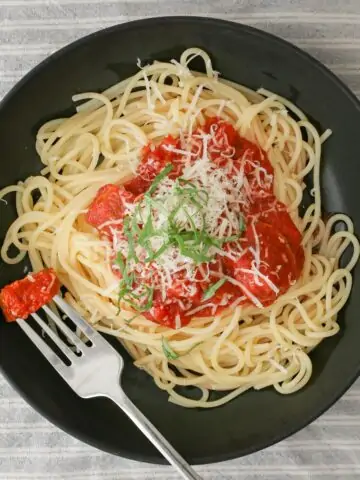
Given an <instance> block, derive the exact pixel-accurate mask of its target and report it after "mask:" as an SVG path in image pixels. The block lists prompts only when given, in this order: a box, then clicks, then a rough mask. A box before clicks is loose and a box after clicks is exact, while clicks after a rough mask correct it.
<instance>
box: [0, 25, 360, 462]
mask: <svg viewBox="0 0 360 480" xmlns="http://www.w3.org/2000/svg"><path fill="white" fill-rule="evenodd" d="M190 46H198V47H201V48H203V49H205V50H206V51H207V52H209V53H210V55H211V58H212V59H213V61H214V65H215V68H216V70H218V71H220V72H221V73H222V76H223V77H224V78H227V79H230V80H233V81H235V82H238V83H242V84H245V85H248V86H250V87H252V88H258V87H266V88H267V89H269V90H272V91H274V92H277V93H279V94H281V95H283V96H285V97H286V98H288V99H290V100H292V101H293V102H295V103H296V104H297V105H298V106H299V107H300V108H301V109H303V110H304V111H305V112H306V113H307V114H308V115H309V116H310V118H311V119H312V120H313V121H314V122H315V125H316V126H318V127H319V128H320V129H322V130H324V129H325V128H331V130H332V131H333V135H332V136H331V138H330V139H329V141H327V142H326V146H325V150H324V164H323V167H324V168H323V171H322V181H323V183H322V185H323V205H324V209H325V210H326V211H327V212H338V211H341V212H345V213H346V214H348V215H350V217H352V219H353V220H354V221H355V224H357V225H360V189H359V182H358V175H359V174H358V171H357V168H358V162H359V158H360V142H359V133H360V132H359V125H360V108H359V103H358V101H357V100H356V98H355V97H354V96H353V95H352V94H351V92H350V91H349V90H348V89H347V88H346V87H345V86H344V85H343V84H342V83H341V82H340V81H339V80H338V79H337V78H336V77H335V76H334V75H333V74H332V73H330V72H329V71H328V70H327V69H326V68H325V67H323V66H322V65H320V64H319V63H318V62H317V61H316V60H314V59H313V58H311V57H310V56H309V55H307V54H306V53H304V52H302V51H301V50H299V49H297V48H295V47H293V46H292V45H290V44H288V43H286V42H285V41H283V40H280V39H278V38H276V37H273V36H271V35H269V34H266V33H264V32H261V31H259V30H255V29H253V28H250V27H247V26H244V25H239V24H235V23H229V22H224V21H220V20H213V19H205V18H195V17H178V18H177V17H172V18H154V19H148V20H142V21H138V22H132V23H128V24H124V25H120V26H116V27H113V28H109V29H106V30H103V31H100V32H98V33H95V34H93V35H90V36H88V37H85V38H84V39H82V40H79V41H77V42H75V43H73V44H71V45H69V46H68V47H65V48H63V49H62V50H60V51H59V52H58V53H55V54H54V55H52V56H51V57H50V58H48V59H47V60H45V61H44V62H43V63H41V65H39V66H38V67H37V68H35V69H34V70H33V71H32V72H31V73H29V74H28V75H27V76H26V77H25V78H24V79H23V80H22V81H21V82H20V83H19V84H18V85H17V86H16V87H15V88H14V89H13V90H12V91H11V92H10V93H9V94H8V95H7V97H6V98H5V99H4V100H3V102H2V104H1V106H0V126H1V127H0V159H1V162H0V188H1V187H4V186H5V185H8V184H11V183H14V182H16V181H18V180H20V179H23V178H24V177H27V176H29V175H32V174H35V173H37V172H38V171H39V170H40V162H39V159H38V157H37V155H36V152H35V134H36V131H37V129H38V127H39V126H40V125H41V124H42V123H43V122H44V121H46V120H49V119H51V118H54V117H58V116H62V115H70V114H72V113H73V112H74V107H73V106H72V103H71V97H72V95H74V94H75V93H78V92H84V91H101V90H104V89H105V88H106V87H108V86H110V85H112V84H114V83H116V82H118V81H119V80H121V79H124V78H126V77H128V76H129V75H132V74H134V73H135V72H136V70H137V67H136V59H137V58H141V60H143V61H148V60H155V59H159V60H169V59H171V58H178V57H179V55H180V53H181V52H182V51H183V50H184V49H186V48H187V47H190ZM14 217H15V208H14V205H11V204H9V205H8V206H5V205H4V204H3V203H2V202H0V219H1V227H0V241H1V239H2V238H3V237H4V235H5V231H6V229H7V228H8V226H9V223H10V221H11V220H12V219H14ZM23 269H24V263H23V264H20V265H17V266H9V265H6V264H4V263H1V264H0V287H1V286H3V285H5V284H6V283H8V282H10V281H12V280H15V279H16V278H20V277H22V276H23ZM359 280H360V279H359V272H358V271H357V272H355V282H354V286H353V292H352V295H351V298H350V300H349V302H348V304H347V306H346V309H344V310H343V311H342V312H341V315H340V325H341V332H340V334H338V335H336V336H335V337H333V338H330V339H328V340H325V341H324V342H323V343H322V344H321V345H320V346H319V347H318V348H317V349H316V350H315V351H314V352H313V353H312V355H311V358H312V361H313V364H314V373H313V376H312V378H311V381H310V382H309V384H308V385H307V386H306V387H305V388H304V389H303V390H301V391H299V392H297V393H295V394H293V395H289V396H281V395H280V394H278V393H276V392H275V391H274V390H272V389H267V390H264V391H260V392H255V391H250V392H247V393H245V394H244V395H242V396H240V397H238V398H237V399H236V400H234V401H232V402H230V403H228V404H227V405H225V406H223V407H220V408H215V409H209V410H202V411H200V410H197V409H185V408H182V407H178V406H176V405H173V404H171V403H168V401H167V395H166V394H165V393H164V392H162V391H161V390H159V389H158V388H157V387H156V386H155V384H154V383H153V381H152V379H151V378H150V377H148V376H147V375H146V373H144V372H141V371H140V370H138V369H136V368H135V367H134V366H132V364H131V360H130V359H129V357H128V356H127V355H125V354H124V356H125V359H126V367H125V375H124V383H123V385H124V388H125V390H126V392H127V393H128V395H129V397H130V398H131V399H132V400H133V401H134V402H135V404H136V405H137V406H138V407H139V408H140V409H141V410H142V411H143V412H144V413H145V415H147V416H148V418H149V419H150V420H151V421H152V422H153V423H154V424H155V425H156V426H157V427H158V428H159V430H160V431H161V432H162V433H163V434H164V435H165V436H166V437H167V438H168V439H169V440H170V442H171V443H172V444H173V445H174V447H175V448H176V449H178V451H179V452H180V453H181V454H182V455H184V456H185V458H186V459H187V460H188V461H190V462H193V463H205V462H206V463H208V462H217V461H220V460H226V459H231V458H234V457H238V456H241V455H245V454H248V453H251V452H254V451H256V450H260V449H262V448H264V447H267V446H269V445H271V444H273V443H275V442H278V441H279V440H281V439H283V438H285V437H287V436H289V435H291V434H293V433H294V432H296V431H298V430H299V429H301V428H303V427H304V426H306V425H307V424H309V423H310V422H312V421H313V420H314V419H315V418H316V417H318V416H319V415H320V414H321V413H323V412H324V411H325V410H326V409H328V408H329V407H330V406H331V405H332V404H333V403H334V402H335V401H336V400H337V399H338V398H339V397H340V396H341V395H342V394H343V393H344V392H345V391H346V389H348V388H349V386H350V385H351V384H352V383H353V381H354V380H355V379H356V377H357V376H358V374H359V368H360V348H359V339H360V322H359V312H360V281H359ZM0 344H1V346H0V348H1V349H0V356H1V358H0V364H1V370H2V371H3V373H4V374H5V376H6V377H7V378H8V380H9V381H10V382H11V383H12V385H14V387H15V388H16V389H17V390H18V391H19V393H20V394H21V395H22V396H23V397H24V398H25V399H26V400H27V401H28V402H29V403H30V404H31V405H32V406H33V407H34V408H36V409H37V410H38V411H39V412H40V413H42V414H43V415H44V416H45V417H47V418H48V419H49V420H50V421H51V422H53V423H54V424H56V425H58V426H59V427H60V428H62V429H63V430H65V431H66V432H68V433H70V434H72V435H74V436H75V437H78V438H79V439H81V440H83V441H84V442H87V443H89V444H91V445H94V446H96V447H98V448H100V449H102V450H104V451H106V452H111V453H114V454H117V455H121V456H125V457H130V458H134V459H137V460H142V461H149V462H157V463H160V462H163V459H162V457H161V456H160V454H159V453H158V452H157V451H156V450H155V449H154V447H153V446H152V445H151V444H150V443H149V442H148V441H147V440H146V439H145V437H143V435H142V434H141V433H140V432H139V431H138V430H137V428H136V427H135V426H134V425H133V424H132V423H131V421H130V420H128V419H127V417H126V416H125V415H124V414H123V413H122V412H121V411H120V410H119V409H118V408H117V407H116V406H115V405H113V404H112V403H111V402H110V401H108V400H106V399H94V400H82V399H80V398H79V397H77V396H76V394H75V393H73V391H72V390H71V389H70V388H69V387H68V386H67V384H65V382H64V381H63V380H62V379H61V378H60V377H59V376H58V374H57V373H56V372H55V370H53V368H52V367H51V366H50V364H48V363H47V361H46V360H45V359H44V358H43V356H42V355H41V354H40V353H39V352H38V351H37V349H36V348H35V347H34V346H33V345H32V343H31V342H30V341H29V339H28V338H27V337H26V336H25V335H24V334H23V332H22V331H21V330H20V328H19V327H18V326H17V325H16V324H11V325H9V324H5V323H4V322H0ZM116 345H118V348H119V350H120V351H121V350H122V349H121V346H120V345H119V344H118V343H116ZM123 353H124V352H123Z"/></svg>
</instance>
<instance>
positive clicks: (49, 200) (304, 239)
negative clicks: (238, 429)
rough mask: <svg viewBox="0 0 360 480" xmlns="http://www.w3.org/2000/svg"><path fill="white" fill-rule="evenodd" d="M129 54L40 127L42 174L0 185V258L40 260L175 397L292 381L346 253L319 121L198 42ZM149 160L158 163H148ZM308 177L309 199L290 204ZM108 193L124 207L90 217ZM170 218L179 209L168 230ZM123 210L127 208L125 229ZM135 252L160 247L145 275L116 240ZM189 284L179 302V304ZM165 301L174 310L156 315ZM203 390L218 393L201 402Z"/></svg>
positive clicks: (304, 361) (324, 332) (323, 317)
mask: <svg viewBox="0 0 360 480" xmlns="http://www.w3.org/2000/svg"><path fill="white" fill-rule="evenodd" d="M195 57H201V58H202V59H203V61H204V65H205V70H206V74H202V73H198V72H195V71H192V70H190V69H189V64H190V62H191V61H192V60H193V59H194V58H195ZM139 66H140V70H139V72H138V73H137V74H136V75H134V76H133V77H131V78H128V79H126V80H124V81H122V82H120V83H119V84H117V85H114V86H113V87H111V88H109V89H108V90H106V91H105V92H103V93H102V94H98V93H84V94H80V95H75V96H74V97H73V100H74V101H75V102H83V103H81V104H80V106H78V107H77V113H76V114H75V115H73V116H72V117H70V118H62V119H56V120H52V121H50V122H48V123H46V124H45V125H43V126H42V127H41V128H40V130H39V132H38V135H37V140H36V148H37V151H38V154H39V156H40V159H41V161H42V163H43V164H44V168H43V170H42V172H41V175H40V176H34V177H30V178H28V179H26V180H25V181H24V182H20V183H19V184H17V185H15V186H9V187H6V188H5V189H3V190H2V191H0V198H2V197H4V196H5V195H7V194H8V193H10V192H16V205H17V212H18V218H17V219H16V220H15V221H14V222H13V224H12V225H11V226H10V228H9V230H8V232H7V235H6V238H5V240H4V243H3V246H2V249H1V256H2V258H3V260H4V261H6V262H7V263H9V264H13V263H17V262H20V261H21V260H22V259H23V258H24V257H25V255H26V254H28V255H29V257H30V260H31V263H32V267H33V270H34V271H39V270H41V269H42V268H43V267H44V266H45V267H48V268H53V269H54V270H55V272H56V274H57V276H58V278H59V280H60V282H61V283H62V285H64V287H65V289H66V293H65V298H66V300H67V301H68V302H69V304H70V305H72V306H73V307H74V308H75V309H76V310H77V311H78V312H79V313H80V314H81V315H82V316H83V317H84V318H86V319H87V320H88V321H89V322H90V323H91V324H92V325H93V326H95V328H97V329H98V330H99V331H101V332H103V333H106V334H110V335H113V336H116V337H117V338H118V339H119V340H120V341H121V342H122V344H123V345H124V346H125V348H126V349H127V350H128V351H129V353H130V354H131V355H132V357H133V358H134V362H135V365H136V366H137V367H139V368H141V369H144V370H145V371H146V372H148V373H149V374H150V375H151V376H152V377H153V378H154V380H155V382H156V384H157V385H158V386H159V387H160V388H161V389H163V390H165V391H167V392H168V394H169V399H170V401H172V402H174V403H177V404H179V405H182V406H185V407H204V408H206V407H215V406H219V405H222V404H224V403H226V402H227V401H229V400H231V399H233V398H235V397H236V396H238V395H239V394H241V393H242V392H244V391H246V390H247V389H249V388H255V389H261V388H265V387H268V386H273V387H274V388H275V389H276V390H277V391H278V392H280V393H283V394H287V393H292V392H295V391H297V390H299V389H300V388H302V387H303V386H304V385H305V384H306V383H307V382H308V380H309V378H310V376H311V373H312V364H311V360H310V357H309V353H310V351H311V350H312V349H313V348H315V347H316V346H317V345H318V344H319V343H320V342H321V341H322V340H323V339H324V338H326V337H329V336H332V335H335V334H336V333H337V332H338V331H339V324H338V323H337V315H338V313H339V311H340V310H341V309H342V307H343V306H344V304H345V303H346V301H347V299H348V297H349V294H350V291H351V285H352V275H351V270H352V269H353V267H354V266H355V264H356V263H357V260H358V257H359V243H358V240H357V238H356V237H355V235H354V228H353V224H352V222H351V220H350V219H349V218H348V217H347V216H345V215H343V214H335V215H333V216H331V217H330V218H329V219H328V220H327V221H326V222H325V221H324V220H323V219H322V217H321V192H320V159H321V147H322V143H323V142H324V141H325V140H326V139H327V138H328V136H329V135H330V134H331V132H330V131H326V132H324V133H323V134H322V135H319V133H318V132H317V131H316V129H315V127H314V126H313V125H312V124H311V123H310V122H309V121H308V119H307V118H306V116H305V115H304V114H303V113H302V112H301V111H300V110H299V109H298V108H297V107H296V106H294V105H293V104H291V103H290V102H289V101H288V100H286V99H284V98H281V97H279V96H278V95H276V94H273V93H271V92H268V91H267V90H264V89H260V90H258V91H256V92H255V91H252V90H250V89H248V88H246V87H243V86H240V85H236V84H234V83H232V82H228V81H225V80H222V79H220V78H218V74H217V72H215V71H214V70H213V67H212V64H211V61H210V58H209V57H208V55H207V54H206V53H205V52H204V51H202V50H199V49H197V48H191V49H188V50H186V51H185V52H184V53H183V54H182V56H181V58H180V61H179V62H177V61H175V60H172V61H171V62H169V63H166V62H154V63H153V64H152V65H148V66H145V67H141V65H139ZM221 131H222V132H223V134H222V135H220V136H219V132H221ZM221 142H222V143H221ZM219 145H220V146H219ZM224 145H225V146H224ZM239 145H241V148H240V147H239ZM244 145H245V146H246V148H245V147H244ZM159 152H161V155H160V154H159ZM156 153H158V155H157V154H156ZM165 154H166V155H165ZM149 158H150V160H149ZM220 158H221V161H220V160H219V159H220ZM156 162H158V163H159V165H160V167H161V168H160V169H159V168H158V167H159V165H158V167H156V168H155V169H154V171H149V165H152V166H154V165H157V163H156ZM216 162H217V163H216ZM219 162H220V163H219ZM236 162H238V163H236ZM214 164H216V168H214ZM144 165H147V169H145V170H144V169H142V167H143V166H144ZM169 165H170V167H171V168H170V169H169V168H168V167H169ZM179 165H180V167H179ZM229 165H231V168H230V167H228V166H229ZM244 165H245V166H244ZM173 168H174V169H175V170H176V169H178V170H177V174H176V175H175V172H174V171H172V172H171V169H173ZM227 168H230V170H226V169H227ZM149 172H150V173H149ZM224 172H225V173H224ZM308 174H311V175H312V178H313V189H312V191H311V194H312V198H313V202H312V203H311V204H310V205H309V206H308V207H307V209H306V211H305V213H304V215H303V216H300V215H299V207H300V206H301V205H302V204H303V192H304V190H305V183H304V179H305V177H306V176H307V175H308ZM109 185H110V186H111V187H109ZM105 187H106V188H105ZM104 189H105V190H104ZM114 189H115V190H114ZM110 190H111V191H116V192H119V191H121V192H126V195H125V197H124V195H123V193H122V194H121V195H120V197H121V198H122V200H121V202H122V206H123V210H124V212H125V213H124V215H123V217H121V216H119V218H118V220H116V219H115V218H113V217H111V218H110V221H109V220H108V219H107V217H106V216H105V217H104V218H105V222H104V221H102V222H101V223H99V222H100V220H99V218H100V217H101V216H100V217H99V216H98V214H99V210H97V211H96V210H95V214H96V215H95V217H94V215H92V214H93V213H94V211H93V209H92V207H93V206H94V205H99V204H100V203H101V201H102V200H101V199H102V198H104V197H103V194H104V192H105V191H106V192H107V193H106V195H110ZM129 192H130V193H129ZM149 192H150V193H149ZM174 192H176V195H178V196H177V197H176V195H175V194H174ZM184 192H185V193H184ZM201 192H204V193H203V194H202V193H201ZM234 192H238V195H235V196H234V195H233V193H234ZM130 194H131V196H129V195H130ZM36 195H37V197H39V198H36ZM116 195H117V196H116V199H117V200H116V201H118V199H119V198H120V197H119V195H118V193H116ZM139 195H140V197H139ZM146 195H147V196H146ZM179 195H180V197H179ZM194 195H195V197H194ZM254 197H256V198H257V199H258V200H257V201H255V200H254ZM107 198H108V197H107ZM109 198H110V197H109ZM114 198H115V197H114ZM222 198H225V199H226V201H224V205H223V208H222V209H220V204H221V199H222ZM259 198H262V200H261V202H260V200H259ZM269 198H271V202H270V203H269V202H268V203H267V210H269V211H270V212H272V213H271V216H270V217H268V220H266V219H265V218H264V215H270V214H268V213H266V211H265V210H266V209H265V207H264V199H267V200H266V201H268V199H269ZM99 199H100V200H99ZM144 199H145V200H144ZM194 199H195V200H194ZM214 199H217V201H216V202H215V201H214ZM146 200H147V202H148V203H146ZM94 202H95V204H94ZM99 202H100V203H99ZM149 202H150V203H149ZM176 202H177V203H176ZM179 202H180V203H181V205H180V206H179V207H174V208H175V210H176V208H178V209H177V210H176V212H174V211H173V210H171V208H172V207H171V205H175V206H177V205H179ZM194 202H195V203H194ZM259 202H260V203H259ZM161 203H162V204H163V205H165V211H166V212H167V214H166V215H165V218H164V216H161V215H162V214H161V205H160V206H159V204H161ZM196 204H197V206H196V208H195V207H194V205H196ZM230 204H231V208H230V207H229V205H230ZM104 205H105V204H104ZM154 205H156V207H154ZM184 205H185V206H187V210H186V208H185V207H184ZM259 205H261V208H260V207H259ZM217 206H219V208H218V207H217ZM255 206H257V207H256V208H255ZM180 207H181V208H180ZM101 208H103V207H101ZM104 208H105V207H104ZM109 208H110V207H109V203H107V204H106V209H107V210H106V211H107V212H109V211H110V210H111V208H113V204H111V208H110V210H109ZM179 208H180V210H181V211H180V210H179ZM100 210H101V209H100ZM101 211H102V212H103V211H104V210H101ZM111 211H113V210H111ZM200 211H201V212H202V214H201V215H200V214H199V212H200ZM216 212H217V213H216ZM274 212H275V213H274ZM170 214H171V217H172V218H176V219H177V220H176V222H174V224H171V225H172V226H173V225H176V226H177V227H176V228H177V230H176V229H175V231H174V228H172V230H171V233H170V231H169V228H168V226H169V216H170ZM199 215H200V216H199ZM259 215H260V217H259ZM125 217H129V218H132V219H134V218H135V220H136V221H135V222H132V223H131V225H132V227H131V228H132V230H131V228H130V226H129V225H130V223H128V225H127V227H126V223H125V224H124V218H125ZM104 218H102V220H104ZM240 220H241V222H243V223H239V221H240ZM150 224H151V227H152V230H151V229H150ZM164 224H166V225H167V227H166V228H167V230H166V240H167V243H166V245H165V243H164V242H165V240H164V238H160V243H159V238H158V237H159V235H158V236H157V237H156V235H154V234H153V235H152V236H151V235H150V234H149V232H150V231H152V232H154V231H156V232H159V231H160V230H161V231H164V230H163V225H164ZM179 225H181V228H180V229H179ZM264 225H265V226H264ZM269 225H271V226H272V227H271V228H270V227H269ZM284 225H285V226H284ZM286 226H287V227H286ZM338 226H341V227H342V228H340V229H339V228H337V227H338ZM155 227H156V228H155ZM160 227H161V228H160ZM126 228H127V229H126ZM274 231H275V233H276V238H275V235H274ZM145 232H146V233H147V236H146V235H145ZM184 232H185V233H184ZM194 232H195V235H194ZM199 232H200V233H201V239H200V240H199V238H200V237H199V235H200V233H199ZM155 237H156V238H155ZM265 237H266V238H267V239H268V244H267V243H266V242H265V243H264V238H265ZM184 238H185V243H186V242H187V243H186V245H189V243H188V242H190V246H191V248H185V247H186V245H185V246H184ZM269 239H270V240H271V241H270V240H269ZM272 240H273V241H272ZM141 241H142V242H143V243H141ZM275 241H277V242H282V243H283V244H284V247H283V249H282V250H281V253H279V255H283V257H282V261H280V262H278V259H279V256H278V257H276V259H275V260H274V262H275V264H276V263H278V264H277V265H275V264H274V265H272V258H273V257H272V256H271V254H273V252H274V248H275V247H274V246H272V245H273V244H274V242H275ZM181 242H182V243H181ZM191 242H192V243H191ZM12 245H13V246H15V247H16V248H17V249H18V251H19V252H18V254H17V255H16V256H14V257H10V256H9V254H8V250H9V248H10V246H12ZM149 245H150V247H149ZM204 245H207V247H206V248H205V247H204ZM140 247H142V250H141V248H140ZM237 247H238V248H239V251H237V250H236V248H237ZM136 248H138V250H139V249H140V250H139V251H138V250H136V252H137V255H138V256H139V257H141V254H144V252H145V251H146V254H147V255H149V249H150V254H154V253H157V254H158V255H157V256H153V257H152V258H151V262H150V264H151V265H153V266H154V265H155V266H156V265H157V267H156V268H155V267H151V269H150V271H149V272H148V273H149V274H148V275H147V276H146V275H145V274H144V272H145V271H146V268H147V265H149V262H148V263H146V262H145V260H144V257H141V258H142V260H141V258H140V260H139V258H137V261H136V262H134V261H133V262H132V264H131V266H129V265H130V258H129V255H130V253H129V251H130V250H132V249H133V250H134V251H135V249H136ZM267 248H268V249H267ZM266 249H267V250H266ZM278 250H279V252H280V247H279V249H278ZM345 251H347V252H348V251H349V252H350V254H349V255H346V260H345V256H343V254H344V252H345ZM119 252H120V253H119ZM159 252H160V253H161V255H160V253H159ZM194 252H195V253H194ZM244 252H245V253H244ZM264 252H266V253H264ZM119 254H120V257H119ZM162 255H167V257H166V261H165V260H164V258H165V257H162ZM161 258H163V261H162V263H161V261H160V260H161ZM241 258H242V259H243V260H241ZM189 259H190V260H189ZM216 259H217V260H218V261H217V260H216ZM219 259H220V260H219ZM239 259H240V260H239ZM219 261H220V267H219ZM239 262H240V263H239ZM246 262H248V263H246ZM291 262H293V264H292V265H293V266H292V268H290V267H286V268H285V266H284V265H285V264H291ZM189 263H190V266H189V267H187V268H185V267H184V265H185V264H186V265H188V264H189ZM160 264H161V265H162V267H161V268H160V266H159V265H160ZM139 265H140V267H141V268H140V267H139ZM209 265H214V268H212V267H210V268H209ZM114 266H115V268H114ZM170 266H171V268H172V269H170ZM179 266H180V267H179ZM215 266H216V268H215ZM116 267H117V268H116ZM272 267H274V268H272ZM178 268H182V269H183V271H186V273H183V274H182V275H183V276H180V277H179V279H178V280H179V284H182V286H184V285H185V287H187V288H188V290H187V291H186V292H182V294H181V295H177V297H176V294H174V293H172V294H171V295H170V293H169V292H170V290H169V286H173V282H174V278H177V275H178V274H177V272H178ZM206 268H208V271H207V272H206V271H205V272H204V269H205V270H206ZM117 269H118V270H119V271H117ZM189 272H190V273H189ZM199 272H200V273H199ZM209 272H210V273H209ZM285 273H286V275H285ZM200 274H201V275H202V276H201V279H200V280H199V275H200ZM136 275H138V277H136ZM184 275H185V276H184ZM190 275H192V277H191V282H190V281H189V278H190V277H189V276H190ZM169 277H170V278H169ZM125 278H127V279H129V278H131V282H130V283H127V284H126V282H125V283H124V279H125ZM136 279H137V280H138V283H136V281H135V280H136ZM149 282H150V283H149ZM151 282H152V283H151ZM156 282H157V283H156ZM196 282H198V283H196ZM119 283H120V287H121V288H122V287H129V285H130V286H131V288H128V289H127V290H126V289H125V290H124V288H122V290H121V288H120V290H121V291H122V295H120V302H119ZM170 284H171V285H170ZM154 285H155V287H154ZM196 285H200V286H199V287H196V288H199V289H200V290H199V291H200V294H201V295H200V294H199V295H200V296H197V297H196V296H195V293H194V292H195V290H194V288H195V286H196ZM185 287H184V288H185ZM196 288H195V289H196ZM191 289H192V290H191ZM265 291H266V292H267V293H266V295H265V294H264V292H265ZM124 292H125V293H124ZM144 292H145V293H144ZM149 292H151V293H149ZM154 292H155V293H154ZM156 292H158V295H159V297H161V301H160V300H158V301H157V303H156V298H155V296H154V295H155V294H156ZM189 292H193V294H190V293H189ZM186 296H187V297H188V300H189V297H191V301H190V300H189V301H188V303H187V304H186V305H184V298H185V297H186ZM175 297H176V298H177V305H180V307H179V306H177V310H176V313H174V311H173V310H171V312H172V314H171V315H170V314H169V310H166V312H167V313H166V312H165V313H164V308H162V307H163V306H164V305H166V303H167V302H168V303H169V302H170V301H171V305H172V307H171V308H173V304H174V298H175ZM195 297H196V299H195ZM214 299H216V301H215V300H214ZM156 305H157V306H158V310H156V312H154V307H155V306H156ZM145 306H147V308H145ZM160 307H161V308H162V310H161V308H160ZM220 307H221V308H220ZM159 309H160V310H161V312H162V313H161V314H160V313H159ZM171 312H170V313H171ZM164 318H165V320H164ZM187 386H194V387H197V388H198V389H199V391H200V397H199V398H197V399H195V398H188V396H187V394H186V390H185V393H184V390H183V389H181V388H179V387H187ZM211 391H220V392H225V393H222V395H220V396H219V398H215V399H214V398H212V397H211V396H210V393H211Z"/></svg>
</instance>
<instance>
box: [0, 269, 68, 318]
mask: <svg viewBox="0 0 360 480" xmlns="http://www.w3.org/2000/svg"><path fill="white" fill-rule="evenodd" d="M59 290H60V283H59V280H58V278H57V276H56V274H55V271H54V270H53V269H52V268H47V269H44V270H41V271H40V272H38V273H32V274H29V275H28V276H27V277H25V278H23V279H22V280H16V281H15V282H13V283H11V284H10V285H7V286H6V287H4V288H3V289H2V290H1V291H0V307H1V308H2V310H3V312H4V315H5V319H6V321H7V322H13V321H15V320H17V319H18V318H22V319H23V320H25V319H26V318H27V317H28V316H29V315H30V314H31V313H34V312H36V311H37V310H39V308H41V307H42V306H43V305H45V304H46V303H48V302H50V300H51V299H52V298H53V297H54V295H56V294H57V293H58V292H59Z"/></svg>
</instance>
